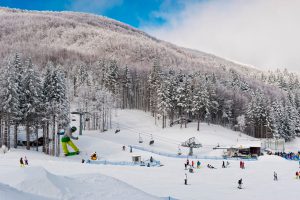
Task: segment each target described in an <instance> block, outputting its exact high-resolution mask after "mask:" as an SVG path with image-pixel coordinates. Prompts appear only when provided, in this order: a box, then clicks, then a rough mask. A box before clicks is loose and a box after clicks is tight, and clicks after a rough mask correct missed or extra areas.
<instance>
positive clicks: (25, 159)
mask: <svg viewBox="0 0 300 200" xmlns="http://www.w3.org/2000/svg"><path fill="white" fill-rule="evenodd" d="M24 162H25V165H28V160H27V157H26V156H25V158H24Z"/></svg>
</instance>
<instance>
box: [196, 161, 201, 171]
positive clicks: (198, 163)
mask: <svg viewBox="0 0 300 200" xmlns="http://www.w3.org/2000/svg"><path fill="white" fill-rule="evenodd" d="M200 165H201V162H200V161H199V160H198V161H197V168H198V169H199V168H200Z"/></svg>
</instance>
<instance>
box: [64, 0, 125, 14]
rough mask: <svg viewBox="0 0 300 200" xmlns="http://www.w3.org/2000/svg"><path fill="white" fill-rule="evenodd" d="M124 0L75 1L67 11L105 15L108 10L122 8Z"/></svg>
mask: <svg viewBox="0 0 300 200" xmlns="http://www.w3.org/2000/svg"><path fill="white" fill-rule="evenodd" d="M122 3H123V0H73V1H72V3H71V4H70V5H68V6H67V9H69V10H73V11H80V12H91V13H97V14H99V13H100V14H103V13H104V12H105V11H106V10H107V9H110V8H112V7H114V6H120V5H121V4H122Z"/></svg>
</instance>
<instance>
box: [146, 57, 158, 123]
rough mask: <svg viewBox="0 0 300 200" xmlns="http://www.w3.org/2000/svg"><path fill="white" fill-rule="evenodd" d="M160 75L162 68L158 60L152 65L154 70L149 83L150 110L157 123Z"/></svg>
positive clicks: (151, 72)
mask: <svg viewBox="0 0 300 200" xmlns="http://www.w3.org/2000/svg"><path fill="white" fill-rule="evenodd" d="M160 75H161V69H160V65H159V63H158V61H157V60H156V61H155V62H154V64H153V66H152V70H151V71H150V74H149V76H148V83H149V93H150V94H149V97H150V99H149V103H150V111H151V113H152V116H154V117H155V124H156V114H157V89H158V87H159V85H160V80H161V78H160Z"/></svg>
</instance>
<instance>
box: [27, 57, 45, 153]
mask: <svg viewBox="0 0 300 200" xmlns="http://www.w3.org/2000/svg"><path fill="white" fill-rule="evenodd" d="M26 66H27V70H26V72H25V76H24V79H23V87H24V105H23V110H24V123H25V125H26V141H27V145H26V149H27V150H29V149H30V137H29V136H30V133H29V130H30V127H31V128H35V127H37V126H38V125H39V124H41V121H40V119H41V108H42V102H43V99H42V87H43V86H42V80H41V78H40V75H39V74H38V73H37V72H36V71H35V70H34V69H33V65H32V62H31V59H28V60H27V62H26ZM35 134H36V135H37V134H38V133H35ZM37 139H38V137H36V140H37Z"/></svg>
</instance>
